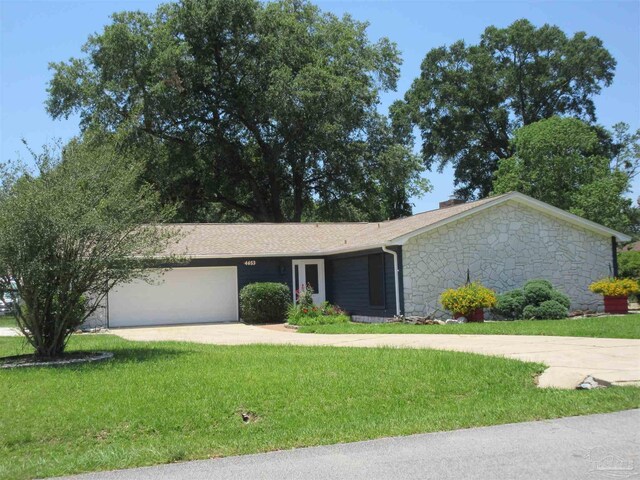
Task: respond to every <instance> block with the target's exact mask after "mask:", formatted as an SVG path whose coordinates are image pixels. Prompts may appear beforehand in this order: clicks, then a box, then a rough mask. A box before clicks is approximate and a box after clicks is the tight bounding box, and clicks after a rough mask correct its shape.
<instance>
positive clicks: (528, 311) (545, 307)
mask: <svg viewBox="0 0 640 480" xmlns="http://www.w3.org/2000/svg"><path fill="white" fill-rule="evenodd" d="M568 314H569V309H568V308H567V307H565V306H564V305H562V304H561V303H558V302H556V301H555V300H547V301H545V302H542V303H541V304H540V305H538V306H537V307H536V306H535V305H527V306H526V307H524V311H523V312H522V316H523V317H524V318H534V319H536V320H551V319H556V318H566V317H567V315H568Z"/></svg>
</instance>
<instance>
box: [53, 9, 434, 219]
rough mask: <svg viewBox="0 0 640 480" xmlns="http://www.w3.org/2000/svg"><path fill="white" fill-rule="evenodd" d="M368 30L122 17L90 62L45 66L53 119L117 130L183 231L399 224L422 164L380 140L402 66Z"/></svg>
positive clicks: (346, 19)
mask: <svg viewBox="0 0 640 480" xmlns="http://www.w3.org/2000/svg"><path fill="white" fill-rule="evenodd" d="M366 30H367V24H366V23H362V22H358V21H356V20H354V19H353V18H351V17H350V16H348V15H345V16H343V17H342V18H338V17H336V16H335V15H332V14H329V13H324V12H322V11H320V10H319V9H318V8H317V7H316V6H314V5H312V4H310V3H308V2H306V1H301V0H282V1H277V2H268V3H262V2H258V1H255V0H183V1H181V2H180V3H169V4H165V5H162V6H161V7H159V8H158V10H157V11H156V12H155V13H154V14H146V13H142V12H123V13H118V14H115V15H113V17H112V23H111V24H110V25H108V26H106V27H105V28H104V30H103V31H102V32H101V33H99V34H97V35H94V36H91V37H90V38H89V40H88V41H87V43H86V44H85V46H84V51H85V52H86V56H85V57H84V58H79V59H71V60H69V61H68V62H62V63H55V64H52V65H51V68H52V69H53V71H54V75H53V78H52V80H51V82H50V85H49V90H48V91H49V99H48V103H47V108H48V111H49V113H50V114H51V115H52V116H53V117H54V118H59V117H67V116H68V115H70V114H72V113H79V115H80V118H81V125H82V127H83V128H85V129H87V128H91V127H92V126H94V125H99V126H100V128H103V129H108V130H111V131H117V132H118V134H119V135H121V136H122V139H123V141H122V142H121V145H122V146H123V148H129V149H135V150H136V155H144V156H145V157H146V158H147V162H146V167H147V168H146V172H145V178H146V179H147V180H148V181H150V182H152V183H154V184H155V185H157V187H158V190H159V192H160V194H161V196H162V200H163V201H164V202H167V203H173V202H179V210H178V215H177V219H178V220H188V221H202V220H219V219H231V220H248V219H252V220H256V221H274V222H282V221H300V220H302V219H303V218H313V217H314V216H315V215H316V213H317V214H318V215H320V216H321V218H323V219H339V218H344V217H343V214H344V212H345V211H348V212H350V213H349V215H348V216H349V217H355V218H364V219H368V218H366V217H368V216H371V215H373V216H374V217H377V218H385V217H387V216H397V215H398V212H401V213H406V210H407V208H406V203H407V198H408V197H407V195H408V194H409V193H410V191H411V190H412V189H414V188H417V189H420V188H421V187H422V185H421V184H420V183H417V182H414V180H415V179H417V178H418V177H419V175H416V172H417V171H418V170H417V169H420V165H419V163H418V162H413V161H410V163H408V164H405V163H403V160H404V159H408V158H410V149H409V148H408V146H407V145H404V144H403V143H402V142H400V141H399V140H398V139H397V138H396V137H395V136H394V135H391V134H386V135H383V136H380V137H378V135H379V131H380V130H381V129H383V130H384V129H386V127H384V126H382V127H381V126H380V122H381V120H380V119H379V118H378V115H377V113H376V106H377V104H378V102H379V92H380V91H386V90H390V89H394V88H395V87H396V81H397V78H398V74H399V63H400V57H399V53H398V50H397V48H396V46H395V44H393V43H391V42H390V41H389V40H387V39H386V38H382V39H380V40H379V41H377V42H375V43H373V42H371V41H370V40H369V38H368V37H367V32H366ZM372 136H376V139H375V142H378V143H381V144H380V145H376V146H371V147H369V143H374V142H370V139H371V137H372ZM372 163H374V164H375V165H378V166H380V170H379V171H373V170H371V168H370V166H371V164H372ZM407 166H408V167H409V168H407ZM404 184H407V185H408V190H406V192H405V196H404V197H403V198H396V197H395V196H394V195H396V196H400V197H402V193H403V192H402V191H401V190H400V189H398V188H397V187H396V185H404ZM389 195H392V196H391V197H389ZM336 203H338V204H339V207H340V208H337V209H335V208H334V206H335V204H336ZM398 204H403V205H404V206H403V207H402V208H400V209H399V210H398V209H396V208H395V207H396V206H397V205H398ZM369 205H379V206H381V207H378V208H376V209H375V210H374V211H373V212H372V213H370V212H369V211H368V210H366V207H368V206H369Z"/></svg>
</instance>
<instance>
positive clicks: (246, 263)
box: [244, 260, 256, 267]
mask: <svg viewBox="0 0 640 480" xmlns="http://www.w3.org/2000/svg"><path fill="white" fill-rule="evenodd" d="M244 264H245V265H246V266H247V267H253V266H254V265H255V264H256V261H255V260H245V262H244Z"/></svg>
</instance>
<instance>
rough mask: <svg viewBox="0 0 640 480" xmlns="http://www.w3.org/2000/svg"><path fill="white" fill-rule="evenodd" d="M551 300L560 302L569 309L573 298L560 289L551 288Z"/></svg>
mask: <svg viewBox="0 0 640 480" xmlns="http://www.w3.org/2000/svg"><path fill="white" fill-rule="evenodd" d="M550 300H553V301H554V302H558V303H559V304H560V305H562V306H563V307H564V308H566V309H567V310H569V307H570V306H571V300H570V299H569V297H568V296H567V295H565V294H564V293H562V292H559V291H558V290H551V298H550Z"/></svg>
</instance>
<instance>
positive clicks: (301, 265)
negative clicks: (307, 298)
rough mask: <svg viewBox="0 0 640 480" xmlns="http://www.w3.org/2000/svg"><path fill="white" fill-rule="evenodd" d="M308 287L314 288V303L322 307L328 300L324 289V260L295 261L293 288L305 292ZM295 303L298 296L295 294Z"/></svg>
mask: <svg viewBox="0 0 640 480" xmlns="http://www.w3.org/2000/svg"><path fill="white" fill-rule="evenodd" d="M307 285H310V286H311V288H313V303H315V304H316V305H320V304H321V303H322V302H324V301H325V300H326V294H325V288H324V260H322V259H319V260H318V259H313V260H311V259H310V260H306V259H305V260H294V261H293V286H294V290H304V289H305V288H306V286H307ZM293 301H294V302H295V301H296V294H295V292H294V293H293Z"/></svg>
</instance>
